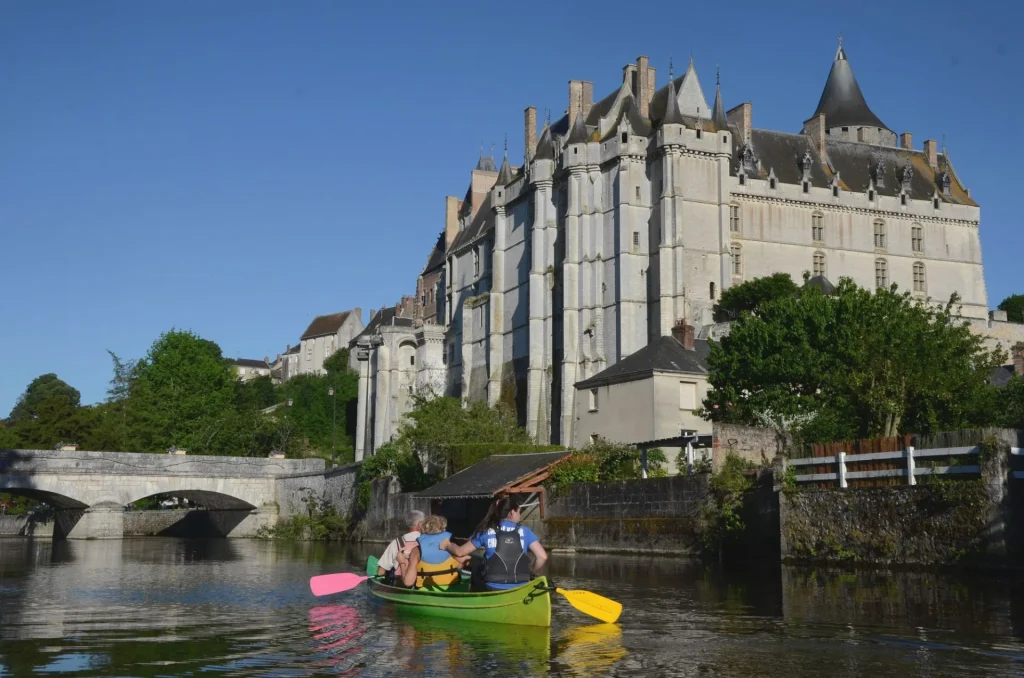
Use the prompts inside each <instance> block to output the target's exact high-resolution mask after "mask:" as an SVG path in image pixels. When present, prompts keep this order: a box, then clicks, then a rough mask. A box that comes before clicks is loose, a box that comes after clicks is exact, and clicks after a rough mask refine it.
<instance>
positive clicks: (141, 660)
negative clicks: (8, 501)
mask: <svg viewBox="0 0 1024 678" xmlns="http://www.w3.org/2000/svg"><path fill="white" fill-rule="evenodd" d="M369 550H371V549H360V548H341V547H332V546H325V545H322V544H300V545H280V544H271V543H266V542H258V541H248V540H179V539H162V538H148V539H129V540H124V541H110V542H106V541H103V542H100V541H58V542H50V541H35V540H31V539H17V538H16V539H0V675H8V674H10V675H16V676H20V675H34V674H37V673H62V674H64V673H67V674H72V675H74V674H78V675H90V676H98V675H135V676H150V675H152V676H156V675H187V674H192V675H194V674H198V673H211V672H212V673H222V674H226V675H240V676H242V675H244V676H259V675H268V676H269V675H296V676H299V675H301V676H310V675H351V676H356V675H360V676H362V675H368V676H386V675H399V674H401V675H422V674H430V675H438V676H479V675H494V676H506V675H523V676H542V675H550V676H589V675H594V676H601V675H616V676H633V675H636V676H640V675H645V676H646V675H708V676H786V678H793V677H796V676H817V675H823V674H828V675H830V676H834V677H837V678H838V677H842V676H863V675H894V674H900V675H901V678H913V677H916V676H922V677H923V676H929V677H931V676H939V677H942V676H962V675H968V676H971V675H977V676H1010V675H1022V674H1024V643H1022V636H1024V607H1022V606H1024V583H1022V582H1024V580H1022V579H1020V578H1014V577H992V576H978V575H972V576H967V575H952V574H939V573H906V572H903V573H891V572H843V571H839V570H828V569H799V568H789V567H779V566H777V565H771V564H766V565H755V566H753V567H751V568H749V569H747V570H745V571H740V572H724V571H722V570H720V569H718V568H709V567H703V566H701V565H700V564H698V563H695V562H691V561H685V560H679V559H671V558H640V557H613V556H587V555H582V554H581V555H578V556H576V557H567V556H561V555H556V556H553V557H552V559H551V561H550V563H551V564H550V574H551V577H552V578H553V579H554V581H556V582H558V584H559V585H560V586H563V587H565V588H577V589H585V590H591V591H594V592H596V593H600V594H602V595H607V596H609V597H612V598H615V599H616V600H619V601H620V602H621V603H622V604H623V606H624V612H623V615H622V618H621V620H620V623H619V624H616V625H605V624H594V623H593V620H591V619H589V618H586V617H584V616H583V615H581V614H579V613H578V612H576V611H575V610H573V609H572V608H571V607H569V606H568V605H567V604H565V603H564V602H562V601H561V600H560V599H558V600H557V601H556V603H555V607H554V609H553V626H552V628H551V629H530V628H521V627H511V626H502V625H487V624H467V623H464V622H457V621H452V620H437V619H430V618H425V617H408V618H407V617H405V616H403V615H400V614H398V613H397V612H396V610H395V609H394V608H393V607H390V606H388V605H386V604H383V603H381V602H380V601H376V600H374V599H372V598H371V597H369V596H368V595H366V593H365V591H362V590H357V591H352V592H350V593H346V594H342V595H339V596H336V597H334V598H331V599H327V600H317V599H314V598H313V597H312V596H311V595H310V594H309V590H308V585H307V582H308V580H309V577H310V576H312V575H315V574H322V573H324V572H331V571H342V570H350V571H356V570H359V569H360V566H361V564H362V563H364V562H365V557H366V555H367V553H368V551H369ZM372 550H376V548H374V549H372Z"/></svg>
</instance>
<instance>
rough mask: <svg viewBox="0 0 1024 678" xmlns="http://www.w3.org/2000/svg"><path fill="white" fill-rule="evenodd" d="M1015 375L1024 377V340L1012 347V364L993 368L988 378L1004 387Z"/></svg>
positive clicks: (992, 382)
mask: <svg viewBox="0 0 1024 678" xmlns="http://www.w3.org/2000/svg"><path fill="white" fill-rule="evenodd" d="M1014 377H1019V378H1021V379H1024V342H1021V343H1019V344H1017V345H1016V346H1014V347H1013V348H1012V349H1010V364H1009V365H1000V366H999V367H997V368H995V369H994V370H992V373H991V374H990V375H989V378H988V380H989V382H990V383H991V384H992V385H993V386H998V387H999V388H1003V387H1004V386H1006V385H1007V384H1009V383H1010V380H1011V379H1013V378H1014Z"/></svg>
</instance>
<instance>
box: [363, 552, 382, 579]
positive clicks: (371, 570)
mask: <svg viewBox="0 0 1024 678" xmlns="http://www.w3.org/2000/svg"><path fill="white" fill-rule="evenodd" d="M378 560H379V559H378V558H377V556H370V557H368V558H367V559H366V576H367V577H376V576H377V562H378Z"/></svg>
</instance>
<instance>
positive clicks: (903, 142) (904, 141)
mask: <svg viewBox="0 0 1024 678" xmlns="http://www.w3.org/2000/svg"><path fill="white" fill-rule="evenodd" d="M900 148H905V149H907V150H908V151H912V150H914V143H913V141H912V137H911V136H910V132H904V133H903V134H901V135H900Z"/></svg>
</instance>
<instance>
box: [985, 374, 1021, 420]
mask: <svg viewBox="0 0 1024 678" xmlns="http://www.w3.org/2000/svg"><path fill="white" fill-rule="evenodd" d="M997 391H998V392H997V393H996V396H995V398H994V403H993V413H994V417H995V420H994V421H993V422H992V423H993V424H994V425H995V426H1000V427H1003V428H1017V429H1024V377H1021V376H1014V377H1013V378H1012V379H1010V382H1009V383H1008V384H1007V385H1006V386H1004V387H1003V388H1001V389H997Z"/></svg>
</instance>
